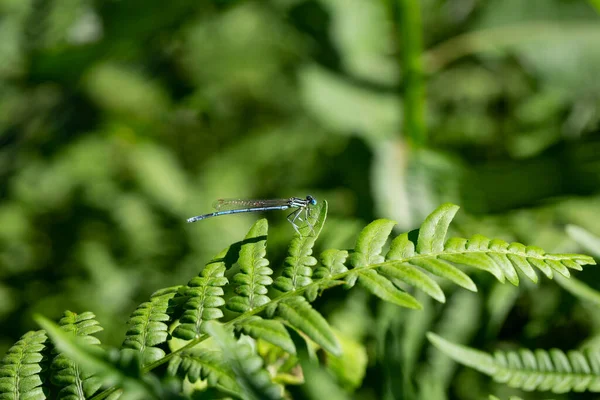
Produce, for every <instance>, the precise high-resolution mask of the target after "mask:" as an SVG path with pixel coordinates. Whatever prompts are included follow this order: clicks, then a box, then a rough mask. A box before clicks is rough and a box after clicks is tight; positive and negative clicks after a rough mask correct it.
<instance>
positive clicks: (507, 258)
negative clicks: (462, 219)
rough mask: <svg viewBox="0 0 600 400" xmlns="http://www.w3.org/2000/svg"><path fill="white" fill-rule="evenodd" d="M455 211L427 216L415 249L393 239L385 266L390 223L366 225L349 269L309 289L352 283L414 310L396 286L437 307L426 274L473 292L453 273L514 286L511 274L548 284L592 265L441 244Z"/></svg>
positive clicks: (490, 246)
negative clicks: (540, 277) (477, 274)
mask: <svg viewBox="0 0 600 400" xmlns="http://www.w3.org/2000/svg"><path fill="white" fill-rule="evenodd" d="M457 210H458V206H455V205H452V204H444V205H442V206H440V207H439V208H437V209H436V210H435V211H434V212H433V213H431V214H430V215H429V216H428V217H427V218H426V219H425V222H424V223H423V225H422V226H421V228H420V229H419V235H418V238H417V242H416V245H415V243H413V242H412V241H411V240H410V239H409V235H408V234H406V233H405V234H402V235H400V236H398V237H396V238H395V239H394V240H393V241H392V243H391V245H390V249H389V251H388V253H387V255H386V257H385V261H383V257H382V256H381V254H380V253H381V249H382V247H383V245H384V243H385V241H386V240H387V236H388V235H389V233H390V232H391V230H392V227H393V224H394V222H393V221H390V220H385V219H382V220H377V221H374V222H372V223H371V224H369V225H368V226H367V227H365V228H364V229H363V231H362V232H361V233H360V235H359V238H358V240H357V244H356V248H355V250H354V252H353V253H352V254H351V256H350V264H351V266H352V269H350V270H349V271H343V269H340V268H339V267H338V271H340V272H338V273H337V274H332V273H331V272H328V269H327V268H326V267H325V268H324V267H319V268H318V269H317V270H318V271H319V274H318V275H317V274H316V273H315V278H317V276H318V277H323V278H322V281H319V280H316V281H315V283H316V284H317V285H319V287H320V288H326V287H327V285H328V284H331V282H338V283H339V282H341V281H343V282H344V283H345V285H346V287H352V285H354V283H355V281H356V280H357V279H358V280H359V282H361V283H362V284H363V286H365V287H366V288H367V289H368V290H369V291H371V292H372V293H373V294H375V295H376V296H379V297H381V298H383V299H384V300H386V301H391V302H393V303H396V304H398V305H401V306H404V307H409V308H418V307H420V306H419V305H418V302H417V301H416V300H415V299H414V298H413V297H412V296H410V295H409V294H407V293H405V292H404V291H402V290H401V289H400V288H399V287H398V285H397V284H396V281H403V282H404V283H407V284H409V285H411V286H414V287H416V288H419V289H421V290H423V291H424V292H425V293H427V294H428V295H430V296H431V297H433V298H434V299H436V300H438V301H441V302H443V301H444V300H445V297H444V294H443V292H442V290H441V288H440V286H439V285H438V284H437V283H436V282H435V281H434V280H433V279H432V278H431V277H430V276H429V275H428V274H433V275H436V276H438V277H441V278H445V279H448V280H450V281H452V282H454V283H456V284H457V285H459V286H462V287H464V288H466V289H468V290H471V291H474V292H476V291H477V287H476V286H475V283H474V282H473V280H472V279H471V278H470V277H469V276H468V275H467V274H466V273H464V272H463V271H462V270H461V269H459V267H465V266H466V267H471V268H476V269H481V270H484V271H487V272H489V273H491V274H492V275H494V276H495V277H496V278H497V279H498V280H499V281H501V282H504V281H505V280H508V281H509V282H511V283H513V284H515V285H518V283H519V277H518V274H517V270H518V271H521V272H522V273H523V275H524V276H526V277H528V278H529V279H531V280H532V281H534V282H536V281H537V275H536V273H535V271H534V267H535V268H537V269H539V270H541V271H542V272H543V273H544V274H545V275H546V276H548V277H549V278H552V277H553V272H558V273H560V274H562V275H564V276H569V269H575V270H581V269H582V268H581V266H582V265H586V264H595V261H594V260H593V258H591V257H589V256H584V255H580V254H548V253H545V252H544V251H543V250H542V249H540V248H537V247H534V246H525V245H523V244H520V243H507V242H504V241H502V240H498V239H488V238H486V237H484V236H481V235H475V236H473V237H471V238H470V239H463V238H451V239H449V240H448V241H446V238H445V235H446V233H447V231H448V224H449V223H450V221H451V220H452V218H453V217H454V215H455V214H456V212H457ZM444 242H445V244H444ZM333 254H338V253H333ZM338 255H339V254H338ZM329 257H331V256H329ZM328 274H329V275H328ZM307 293H308V296H307V297H308V298H309V299H312V298H314V296H315V293H316V289H315V287H313V286H311V287H308V288H307Z"/></svg>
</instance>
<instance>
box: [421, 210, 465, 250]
mask: <svg viewBox="0 0 600 400" xmlns="http://www.w3.org/2000/svg"><path fill="white" fill-rule="evenodd" d="M459 208H460V207H458V206H456V205H454V204H450V203H445V204H442V205H441V206H439V207H438V208H436V209H435V211H434V212H432V213H431V214H429V216H428V217H427V218H425V222H423V224H422V225H421V228H420V229H419V239H418V240H417V252H418V253H419V254H429V253H439V252H442V251H443V250H444V241H445V240H446V233H447V232H448V226H449V225H450V222H452V219H453V218H454V215H456V212H457V211H458V209H459Z"/></svg>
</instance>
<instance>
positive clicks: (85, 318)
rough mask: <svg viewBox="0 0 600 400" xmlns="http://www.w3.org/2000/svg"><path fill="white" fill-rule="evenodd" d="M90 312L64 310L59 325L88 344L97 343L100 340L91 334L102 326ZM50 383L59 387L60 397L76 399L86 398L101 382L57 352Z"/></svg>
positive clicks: (98, 387) (70, 399)
mask: <svg viewBox="0 0 600 400" xmlns="http://www.w3.org/2000/svg"><path fill="white" fill-rule="evenodd" d="M95 318H96V316H95V315H94V314H93V313H91V312H84V313H81V314H76V313H74V312H71V311H65V313H64V317H63V318H61V320H60V321H59V325H60V327H61V328H62V330H63V331H65V332H70V333H72V334H73V335H75V336H77V337H79V338H80V340H81V341H82V342H84V343H86V344H89V345H99V344H100V340H98V339H97V338H96V337H95V336H91V335H92V334H94V333H96V332H100V331H102V330H103V329H102V327H101V326H100V324H99V323H98V321H96V320H95ZM51 369H52V374H51V380H52V383H53V384H55V385H56V386H58V387H59V388H60V391H59V393H58V395H59V397H60V398H61V399H68V400H76V399H82V400H83V399H87V398H89V397H91V396H92V395H93V394H94V393H96V392H97V391H98V389H100V387H101V386H102V382H101V381H100V379H98V377H96V376H94V375H93V374H92V373H91V372H90V371H85V370H83V369H81V368H80V367H79V365H78V364H77V363H75V362H74V361H73V360H71V359H70V358H69V357H68V356H67V355H65V354H62V353H61V354H58V355H57V356H56V357H54V359H53V360H52V364H51Z"/></svg>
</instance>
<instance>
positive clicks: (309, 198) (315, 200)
mask: <svg viewBox="0 0 600 400" xmlns="http://www.w3.org/2000/svg"><path fill="white" fill-rule="evenodd" d="M306 201H308V202H309V203H310V204H311V205H313V206H314V205H316V204H317V199H315V198H314V197H312V196H311V195H308V196H306Z"/></svg>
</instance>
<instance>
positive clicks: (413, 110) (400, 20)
mask: <svg viewBox="0 0 600 400" xmlns="http://www.w3.org/2000/svg"><path fill="white" fill-rule="evenodd" d="M396 4H397V7H396V10H397V18H396V21H397V27H398V28H397V30H398V36H399V39H400V43H401V46H400V56H401V59H400V62H401V67H402V73H403V79H402V83H403V84H402V87H403V88H404V91H403V106H404V107H403V108H404V124H403V125H404V126H403V133H404V135H406V137H407V138H408V141H409V143H410V144H411V145H413V146H416V147H422V146H424V145H425V143H426V139H427V138H426V135H427V132H426V129H425V87H424V82H423V77H424V73H423V61H422V52H423V38H422V34H421V31H422V23H421V2H420V1H419V0H397V2H396Z"/></svg>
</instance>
